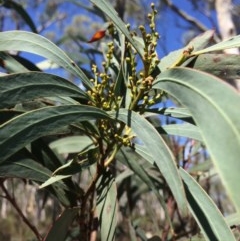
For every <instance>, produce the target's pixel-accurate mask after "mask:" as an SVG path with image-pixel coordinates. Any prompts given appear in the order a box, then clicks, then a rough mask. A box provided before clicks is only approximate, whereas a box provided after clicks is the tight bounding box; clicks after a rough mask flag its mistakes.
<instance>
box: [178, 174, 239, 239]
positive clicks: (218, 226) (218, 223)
mask: <svg viewBox="0 0 240 241" xmlns="http://www.w3.org/2000/svg"><path fill="white" fill-rule="evenodd" d="M180 174H181V176H182V178H183V181H184V184H185V190H186V194H187V198H188V201H189V205H190V207H191V208H190V209H191V210H192V213H193V215H194V216H195V218H196V220H197V222H198V224H199V225H200V227H201V229H202V231H203V234H204V236H205V238H206V239H207V240H209V241H213V240H216V241H217V240H218V241H226V240H228V241H235V238H234V235H233V234H232V232H231V230H230V228H229V227H228V225H227V224H226V222H225V220H224V217H223V216H222V214H221V213H220V211H219V210H218V208H217V207H216V205H215V204H214V202H213V201H212V200H211V199H210V198H209V196H208V195H207V193H206V192H205V191H204V190H203V189H202V188H201V186H200V185H199V184H198V183H197V182H196V181H195V180H194V179H193V178H192V177H191V176H190V175H189V174H188V173H187V172H186V171H184V170H183V169H180Z"/></svg>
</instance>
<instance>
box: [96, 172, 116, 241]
mask: <svg viewBox="0 0 240 241" xmlns="http://www.w3.org/2000/svg"><path fill="white" fill-rule="evenodd" d="M97 213H98V217H99V220H100V224H101V240H106V241H113V240H114V237H115V230H116V225H117V187H116V182H115V179H114V178H113V176H112V175H111V173H110V172H109V171H108V172H105V173H104V174H103V175H102V176H101V178H100V180H99V182H98V183H97Z"/></svg>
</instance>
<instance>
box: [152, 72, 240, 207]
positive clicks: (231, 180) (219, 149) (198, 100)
mask: <svg viewBox="0 0 240 241" xmlns="http://www.w3.org/2000/svg"><path fill="white" fill-rule="evenodd" d="M153 88H157V89H162V90H164V91H166V92H168V93H169V94H171V95H173V96H174V97H175V98H176V99H178V100H179V101H180V102H181V104H183V105H184V106H185V107H187V108H188V109H189V110H190V112H191V113H192V116H193V118H194V120H195V121H196V123H197V126H198V127H199V130H200V132H201V135H202V137H203V140H204V142H205V144H206V145H207V147H208V150H209V152H210V155H211V157H212V159H213V163H214V165H215V167H216V169H217V171H218V173H219V175H220V177H221V179H222V181H223V184H224V185H225V187H226V189H227V191H228V194H229V196H230V198H231V199H232V200H233V202H234V204H235V206H236V208H237V210H238V211H240V196H239V195H238V192H236V190H237V189H238V184H237V183H239V182H240V176H239V173H238V170H239V169H240V162H239V156H240V148H239V147H240V108H239V104H240V96H239V94H238V93H237V92H236V91H235V90H234V89H233V88H232V87H230V86H229V85H227V84H225V83H223V82H222V81H221V80H220V79H218V78H216V77H214V76H212V75H209V74H206V73H203V72H200V71H196V70H191V69H187V68H175V69H170V70H167V71H165V72H163V73H162V74H161V75H159V77H158V78H157V79H156V81H155V83H154V84H153ZM223 96H224V98H223ZM232 105H235V108H232ZM226 160H227V161H226Z"/></svg>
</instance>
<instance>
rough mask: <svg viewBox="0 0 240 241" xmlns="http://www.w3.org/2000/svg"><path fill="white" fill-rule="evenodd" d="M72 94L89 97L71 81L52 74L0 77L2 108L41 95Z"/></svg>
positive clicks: (73, 95) (31, 73)
mask: <svg viewBox="0 0 240 241" xmlns="http://www.w3.org/2000/svg"><path fill="white" fill-rule="evenodd" d="M49 96H55V97H56V96H72V97H81V98H84V99H86V98H88V97H87V95H86V93H85V92H84V91H83V90H81V89H80V88H79V87H77V86H76V85H74V84H73V83H71V82H70V81H68V80H66V79H63V78H61V77H58V76H56V75H52V74H46V73H42V72H26V73H18V74H9V75H5V76H1V77H0V108H6V107H9V106H12V105H14V104H16V103H18V102H21V101H26V100H32V99H36V98H39V97H49Z"/></svg>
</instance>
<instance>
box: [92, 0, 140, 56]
mask: <svg viewBox="0 0 240 241" xmlns="http://www.w3.org/2000/svg"><path fill="white" fill-rule="evenodd" d="M90 1H91V2H92V3H93V4H95V5H96V6H97V7H98V8H99V9H101V10H102V12H104V13H105V14H106V15H107V16H108V17H109V18H110V19H111V20H112V21H113V23H114V24H115V27H116V28H117V29H118V30H119V31H120V32H122V33H123V34H124V35H125V36H126V38H127V39H128V41H129V42H130V43H131V44H132V46H133V47H134V48H135V49H136V51H137V52H138V53H139V55H140V56H142V55H141V49H140V48H139V46H138V44H137V43H136V42H135V40H134V39H133V38H132V36H131V34H130V32H129V31H128V29H127V27H126V24H125V23H124V22H123V21H122V20H121V19H120V18H119V17H118V13H117V12H116V11H115V9H114V8H113V6H112V5H111V4H110V3H109V2H107V1H105V0H90Z"/></svg>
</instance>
